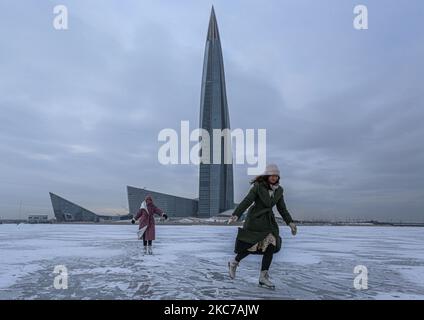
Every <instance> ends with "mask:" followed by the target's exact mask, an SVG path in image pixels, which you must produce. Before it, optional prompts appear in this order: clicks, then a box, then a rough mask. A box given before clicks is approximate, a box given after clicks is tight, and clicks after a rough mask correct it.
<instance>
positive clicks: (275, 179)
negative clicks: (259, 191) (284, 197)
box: [268, 175, 278, 184]
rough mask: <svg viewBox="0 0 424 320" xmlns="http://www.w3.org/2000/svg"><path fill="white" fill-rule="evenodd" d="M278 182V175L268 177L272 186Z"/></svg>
mask: <svg viewBox="0 0 424 320" xmlns="http://www.w3.org/2000/svg"><path fill="white" fill-rule="evenodd" d="M277 181H278V176H276V175H274V176H269V177H268V183H270V184H276V183H277Z"/></svg>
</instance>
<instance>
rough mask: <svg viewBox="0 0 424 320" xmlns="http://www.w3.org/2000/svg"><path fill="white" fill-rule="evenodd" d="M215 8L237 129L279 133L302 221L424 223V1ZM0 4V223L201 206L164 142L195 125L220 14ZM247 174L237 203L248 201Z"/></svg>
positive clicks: (148, 4) (278, 158) (239, 169)
mask: <svg viewBox="0 0 424 320" xmlns="http://www.w3.org/2000/svg"><path fill="white" fill-rule="evenodd" d="M361 3H363V4H366V5H367V6H368V9H369V19H370V21H369V30H366V31H358V30H355V29H354V28H353V27H352V21H353V7H354V6H355V5H356V3H355V2H354V1H337V0H327V1H319V2H315V1H314V2H312V1H280V0H274V1H266V2H261V3H258V1H250V0H248V1H241V0H240V1H214V5H215V10H216V13H217V18H218V23H219V28H220V33H221V39H222V45H223V50H224V61H225V70H226V77H227V79H226V80H227V94H228V101H229V108H230V117H231V125H232V127H233V128H244V129H245V128H266V129H267V140H268V145H267V149H268V155H267V156H268V159H269V161H270V162H275V163H277V164H278V165H279V166H280V169H281V171H282V175H283V184H284V188H285V190H286V201H287V204H288V206H289V209H290V211H291V212H292V214H293V216H295V217H296V218H299V219H300V218H310V219H319V218H333V219H357V218H367V219H371V218H372V219H378V220H385V221H391V220H393V221H399V220H401V221H424V215H423V213H424V212H423V209H424V168H423V163H424V146H423V145H424V144H423V143H422V138H423V136H424V127H423V126H422V119H423V116H424V109H423V107H424V103H423V102H424V96H423V93H422V92H423V91H422V83H424V76H423V75H424V62H423V59H422V57H423V56H424V41H423V40H424V39H423V33H422V32H421V31H420V30H424V21H423V20H422V19H421V17H422V16H423V13H424V4H423V3H422V1H408V2H407V3H402V4H400V3H399V2H398V1H385V3H384V4H383V3H377V2H375V1H365V2H364V1H362V2H361ZM56 4H57V3H56V2H55V1H51V2H49V1H43V2H35V1H34V2H28V1H2V3H1V4H0V38H1V39H2V45H1V50H0V70H1V72H0V112H1V113H0V117H1V118H0V123H1V127H0V172H1V178H0V203H1V204H0V216H2V217H18V216H19V215H20V216H22V217H26V215H28V214H31V213H49V214H50V215H52V209H51V205H50V200H49V197H48V192H49V191H52V192H55V193H57V194H59V195H62V196H64V197H65V198H68V199H69V200H71V201H74V202H76V203H80V204H82V205H84V206H85V207H87V208H89V209H92V210H95V211H98V212H109V213H123V212H125V210H126V206H127V200H126V194H125V192H126V190H125V186H126V185H134V186H140V187H147V188H151V189H154V190H158V191H162V192H166V193H173V194H178V195H181V196H187V197H197V179H198V168H197V167H196V166H194V165H189V166H162V165H160V164H159V162H158V160H157V151H158V148H159V146H160V143H159V142H158V141H157V135H158V133H159V131H160V130H161V129H163V128H175V129H176V130H179V125H180V121H182V120H189V121H190V124H192V127H193V128H194V126H197V125H198V118H199V107H200V106H199V104H200V80H201V72H202V62H203V50H204V43H205V37H206V31H207V24H208V19H209V12H210V7H211V4H212V3H211V2H210V1H194V0H193V1H186V0H185V1H178V2H176V1H175V2H170V1H135V0H134V1H126V2H125V4H122V3H118V2H114V1H61V4H65V5H66V6H67V7H68V10H69V30H67V31H57V30H55V29H54V28H53V27H52V21H53V17H54V16H53V7H54V5H56ZM249 179H250V177H248V176H247V175H246V166H236V168H235V197H236V201H240V200H241V199H242V197H243V195H244V194H245V192H246V191H247V189H248V180H249Z"/></svg>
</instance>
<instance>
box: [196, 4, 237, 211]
mask: <svg viewBox="0 0 424 320" xmlns="http://www.w3.org/2000/svg"><path fill="white" fill-rule="evenodd" d="M200 128H202V129H205V130H207V131H208V132H209V136H210V145H211V148H210V161H211V163H201V164H200V173H199V208H198V215H199V217H210V216H213V215H216V214H218V213H220V212H223V211H226V210H228V209H232V208H234V184H233V164H232V163H231V164H225V163H224V150H225V149H226V146H225V144H226V143H228V144H231V139H229V140H228V141H227V140H226V139H222V138H221V144H220V148H221V161H220V163H219V164H213V163H212V161H213V154H214V149H213V145H214V141H213V130H214V129H220V130H223V129H230V117H229V113H228V104H227V93H226V87H225V73H224V60H223V56H222V48H221V41H220V37H219V31H218V24H217V21H216V16H215V12H214V9H213V8H212V12H211V17H210V20H209V29H208V35H207V39H206V47H205V56H204V63H203V76H202V89H201V102H200ZM227 150H228V148H227ZM229 150H231V147H229ZM203 152H204V151H203Z"/></svg>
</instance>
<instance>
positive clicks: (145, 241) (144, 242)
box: [143, 234, 152, 246]
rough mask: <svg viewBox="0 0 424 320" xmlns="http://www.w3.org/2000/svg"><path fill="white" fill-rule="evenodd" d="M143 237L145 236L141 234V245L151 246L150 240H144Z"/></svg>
mask: <svg viewBox="0 0 424 320" xmlns="http://www.w3.org/2000/svg"><path fill="white" fill-rule="evenodd" d="M144 236H145V234H143V244H144V246H147V245H149V246H151V245H152V240H145V237H144Z"/></svg>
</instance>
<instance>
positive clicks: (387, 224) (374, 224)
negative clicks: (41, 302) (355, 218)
mask: <svg viewBox="0 0 424 320" xmlns="http://www.w3.org/2000/svg"><path fill="white" fill-rule="evenodd" d="M193 219H195V220H193V221H187V220H191V218H181V219H179V220H170V221H158V222H157V223H156V225H157V226H166V225H171V226H178V225H180V226H242V225H243V223H242V222H238V223H233V224H231V225H229V224H227V219H222V218H221V219H216V220H215V221H211V218H209V220H208V221H205V220H202V219H198V218H193ZM278 220H280V219H278ZM277 223H278V225H280V226H285V223H284V222H282V221H277ZM295 223H296V224H297V225H298V226H334V227H347V226H349V227H424V223H400V222H398V223H395V222H327V221H320V222H313V221H295ZM0 224H31V223H29V222H28V221H27V220H6V219H4V220H2V221H0ZM40 224H56V225H67V224H72V225H78V224H81V225H132V224H131V222H130V221H128V220H127V221H101V222H89V221H84V222H76V221H69V222H56V221H49V222H48V223H40Z"/></svg>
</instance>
